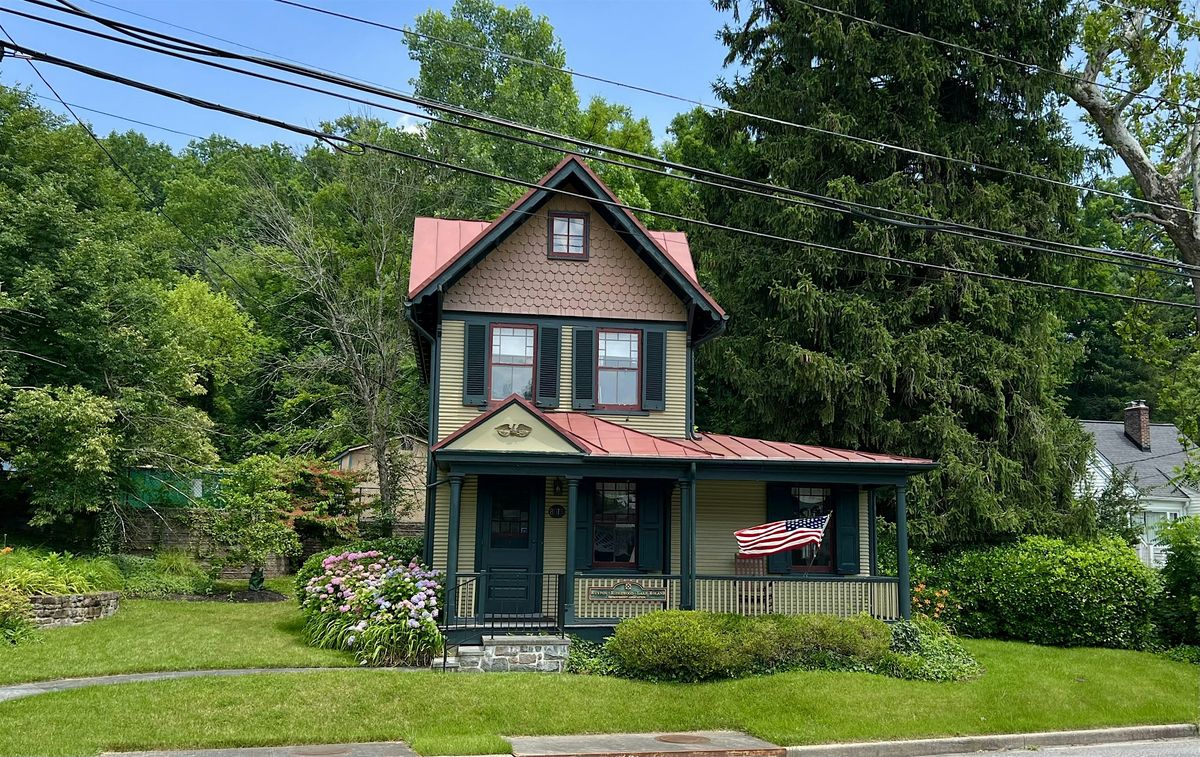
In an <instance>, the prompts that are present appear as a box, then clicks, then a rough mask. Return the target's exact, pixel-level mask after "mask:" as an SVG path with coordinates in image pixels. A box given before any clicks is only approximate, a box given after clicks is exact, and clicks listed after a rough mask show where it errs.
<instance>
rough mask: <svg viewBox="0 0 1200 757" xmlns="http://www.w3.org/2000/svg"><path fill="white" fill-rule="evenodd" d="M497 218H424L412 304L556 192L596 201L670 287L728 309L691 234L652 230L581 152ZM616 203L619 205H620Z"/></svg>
mask: <svg viewBox="0 0 1200 757" xmlns="http://www.w3.org/2000/svg"><path fill="white" fill-rule="evenodd" d="M537 184H538V186H537V187H534V188H531V189H530V190H529V191H527V192H526V193H525V194H524V196H522V197H521V199H519V200H517V201H516V202H515V203H513V204H512V205H511V206H509V208H508V209H507V210H505V211H504V213H502V214H501V215H500V217H499V218H497V219H495V220H494V221H491V222H490V223H489V222H486V221H462V220H442V219H436V218H418V219H417V220H416V223H415V225H414V228H413V252H412V263H411V266H410V273H409V286H408V297H409V300H410V301H411V302H412V303H414V304H415V303H419V302H420V301H421V300H422V299H424V298H426V297H428V296H430V295H431V294H433V293H435V292H436V291H437V290H438V289H439V288H444V287H447V286H450V285H451V284H453V283H454V282H455V281H457V280H458V279H459V278H461V276H462V275H463V274H465V273H466V272H467V271H468V270H470V268H471V267H472V266H474V265H475V264H477V263H478V262H479V261H480V260H482V259H483V258H484V257H485V256H486V255H487V254H488V253H489V252H491V251H492V250H493V249H495V248H496V246H497V245H499V244H500V242H502V241H503V240H504V239H505V238H507V237H508V235H509V234H511V233H512V232H513V231H514V230H516V228H517V227H519V226H520V225H521V224H522V223H524V222H525V220H526V216H527V215H528V214H529V213H532V212H535V211H536V210H537V209H538V208H539V207H541V206H542V205H543V204H545V203H546V201H547V200H549V199H550V198H552V197H554V196H556V195H564V194H565V195H566V196H572V195H578V196H583V197H584V198H585V199H589V200H590V201H593V204H594V205H595V207H596V210H597V212H598V213H599V214H600V215H601V216H602V217H603V218H604V219H605V220H606V221H607V222H608V223H609V224H610V225H611V226H612V227H613V228H614V229H615V230H616V231H617V233H618V234H620V235H621V236H622V237H623V238H624V239H625V241H626V242H627V243H628V244H629V246H630V248H631V249H633V250H634V252H635V253H637V254H638V255H639V256H640V257H641V258H642V259H643V261H645V262H646V264H647V265H649V266H650V267H651V268H652V269H653V270H655V272H656V273H658V274H659V275H660V276H661V277H662V278H663V280H664V281H665V282H666V283H667V285H668V286H669V287H671V289H672V290H673V291H674V292H675V293H676V295H677V296H679V297H680V298H681V299H683V300H684V301H686V302H690V303H693V304H695V305H696V306H697V307H698V308H699V309H700V310H701V311H702V312H705V313H707V314H708V315H709V317H710V318H711V319H712V320H713V321H714V322H716V323H720V322H723V321H724V318H725V311H724V310H722V309H721V306H720V305H718V304H717V302H716V300H714V299H713V297H712V295H710V294H709V293H708V292H706V291H705V290H704V288H703V287H702V286H701V285H700V282H699V280H698V279H697V278H696V269H695V265H694V264H693V262H692V256H691V250H690V249H689V248H688V244H687V237H686V235H684V234H683V233H682V232H668V231H650V230H649V229H647V228H646V227H645V226H644V225H643V224H642V222H641V221H639V220H638V219H637V218H636V217H635V216H634V215H633V214H632V213H630V212H629V211H628V210H626V209H625V208H623V207H619V205H620V200H618V199H617V196H616V195H615V194H613V192H612V190H610V189H609V188H608V187H607V186H606V185H605V184H604V182H602V181H601V180H600V177H598V176H597V175H596V174H595V172H594V171H592V169H591V168H590V167H589V166H588V165H587V164H586V163H585V162H584V161H583V160H581V159H580V158H579V157H578V156H574V155H569V156H567V157H566V158H564V159H563V160H562V161H561V162H560V163H559V164H558V165H557V166H555V167H554V168H553V169H551V170H550V172H549V173H547V174H546V175H545V176H544V177H542V178H541V179H540V180H539V181H538V182H537ZM614 203H615V204H614Z"/></svg>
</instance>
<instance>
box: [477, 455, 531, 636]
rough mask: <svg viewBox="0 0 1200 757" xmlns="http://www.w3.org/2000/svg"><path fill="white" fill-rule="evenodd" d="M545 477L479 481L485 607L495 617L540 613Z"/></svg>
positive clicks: (493, 477) (480, 541)
mask: <svg viewBox="0 0 1200 757" xmlns="http://www.w3.org/2000/svg"><path fill="white" fill-rule="evenodd" d="M544 487H545V483H544V480H543V479H541V478H528V477H516V476H489V477H480V479H479V533H478V539H477V541H476V544H478V545H479V552H478V554H477V560H478V562H479V570H480V572H482V573H484V574H485V580H486V588H485V590H484V601H483V610H484V612H485V613H488V614H491V615H534V614H539V613H541V612H542V607H541V598H542V511H543V507H542V500H543V495H544Z"/></svg>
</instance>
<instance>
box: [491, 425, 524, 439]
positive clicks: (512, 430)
mask: <svg viewBox="0 0 1200 757" xmlns="http://www.w3.org/2000/svg"><path fill="white" fill-rule="evenodd" d="M532 431H533V429H532V428H530V427H529V426H526V425H525V424H524V423H501V424H500V425H499V426H496V433H497V434H499V435H500V436H501V437H504V438H508V437H510V436H515V437H517V438H518V439H524V438H525V437H527V436H529V434H530V432H532Z"/></svg>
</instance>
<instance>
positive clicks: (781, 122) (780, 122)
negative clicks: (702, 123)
mask: <svg viewBox="0 0 1200 757" xmlns="http://www.w3.org/2000/svg"><path fill="white" fill-rule="evenodd" d="M26 1H27V2H33V1H34V0H26ZM797 1H799V0H797ZM275 2H277V3H280V4H283V5H291V6H293V7H296V8H302V9H304V10H308V11H312V12H314V13H321V14H324V15H326V16H332V17H334V18H340V19H344V20H346V21H351V22H354V23H359V24H365V25H367V26H373V27H376V28H379V29H386V30H388V31H393V32H397V33H399V34H404V35H406V36H410V37H416V38H418V39H424V40H427V41H431V42H437V43H439V44H443V45H452V46H454V47H459V48H462V49H466V50H473V51H475V52H480V53H485V54H489V55H495V56H497V57H501V58H504V59H505V60H509V61H512V62H514V63H520V64H522V65H529V66H535V67H538V68H542V69H546V70H550V71H557V72H559V73H564V74H567V75H569V76H572V77H577V78H580V79H587V80H590V81H595V82H599V83H603V84H610V85H612V86H616V87H622V88H624V89H628V90H631V91H634V92H642V93H644V94H649V95H653V96H656V97H663V98H666V99H669V100H674V101H676V102H682V103H686V104H689V105H695V106H697V107H701V108H705V109H707V110H713V111H717V112H721V113H728V114H730V115H737V116H742V117H744V118H749V119H752V120H755V121H760V122H763V123H771V124H775V125H777V126H787V127H790V128H794V129H800V130H803V131H808V132H813V133H817V134H822V135H825V136H829V137H837V138H839V139H846V140H850V141H854V142H858V143H861V144H867V145H871V146H874V147H879V148H883V149H886V150H894V151H897V152H903V153H906V154H909V155H913V156H916V157H922V158H932V159H935V160H942V161H946V162H948V163H953V164H956V165H962V166H969V167H972V168H978V169H983V170H986V171H993V172H996V173H999V174H1004V175H1007V176H1015V177H1019V178H1023V179H1030V180H1033V181H1041V182H1047V183H1050V184H1053V185H1055V186H1060V187H1066V188H1072V189H1077V190H1080V191H1083V192H1092V193H1094V194H1098V195H1104V196H1106V197H1115V198H1119V199H1122V200H1126V201H1129V202H1136V203H1140V204H1144V205H1150V206H1154V207H1160V208H1165V209H1170V210H1179V211H1182V212H1185V213H1197V212H1198V211H1194V210H1189V209H1188V208H1184V207H1181V206H1178V205H1171V204H1169V203H1160V202H1156V201H1154V200H1149V199H1146V198H1141V197H1134V196H1131V195H1126V194H1122V193H1120V192H1112V191H1109V190H1105V189H1100V188H1098V187H1088V186H1084V185H1080V184H1073V183H1071V182H1067V181H1063V180H1060V179H1054V178H1051V177H1048V176H1038V175H1037V174H1032V173H1028V172H1025V171H1016V170H1013V169H1009V168H1002V167H1000V166H993V165H988V164H984V163H977V162H975V161H971V160H967V159H965V158H956V157H953V156H950V155H942V154H939V153H935V152H930V151H928V150H920V149H916V148H912V147H904V146H902V145H895V144H891V143H889V142H883V141H881V140H876V139H870V138H868V137H860V136H856V135H853V134H847V133H846V132H840V131H835V130H833V129H825V128H822V127H819V126H812V125H811V124H802V123H797V122H795V121H789V120H787V119H782V118H775V117H773V116H766V115H762V114H760V113H754V112H751V111H746V110H741V109H738V108H731V107H728V106H724V105H718V104H716V103H711V102H705V101H703V100H697V99H694V98H690V97H685V96H683V95H676V94H672V93H670V92H665V91H662V90H657V89H653V88H651V87H646V86H642V85H637V84H629V83H627V82H622V81H618V80H616V79H610V78H606V77H603V76H597V75H595V74H586V73H583V72H580V71H576V70H574V69H571V68H565V67H560V66H554V65H551V64H549V63H545V62H543V61H538V60H533V59H531V58H526V57H523V56H520V55H513V54H512V53H506V52H504V51H503V50H496V49H494V48H488V47H481V46H479V45H472V44H470V43H468V42H459V41H457V40H452V39H448V38H445V37H439V36H436V35H432V34H427V33H425V32H417V31H414V30H412V29H405V28H404V27H401V26H394V25H391V24H385V23H383V22H381V21H374V20H372V19H367V18H362V17H360V16H354V15H351V14H348V13H339V12H337V11H332V10H328V9H326V8H320V7H318V6H315V5H308V4H306V3H302V2H297V0H275ZM804 4H805V5H809V6H810V7H812V8H813V9H816V10H825V11H828V12H831V13H832V12H837V11H832V10H830V9H828V8H823V7H822V6H817V5H813V4H810V3H804ZM838 13H840V12H838ZM851 18H855V17H851ZM858 20H860V21H863V22H864V23H877V22H871V21H866V20H865V19H858ZM887 28H889V29H892V30H893V31H896V32H900V33H904V34H909V35H913V36H918V37H923V38H924V35H919V34H917V33H916V32H906V31H905V30H903V29H899V28H893V27H887ZM927 39H928V40H929V41H931V42H936V43H940V44H948V45H953V43H942V42H940V41H939V40H935V39H934V38H932V37H929V38H927ZM958 47H961V46H958ZM963 49H965V50H968V51H971V48H963ZM973 52H977V53H978V54H980V55H986V56H990V57H998V56H996V55H995V54H992V53H985V52H983V51H973ZM1000 57H1002V56H1000ZM1010 62H1013V63H1019V64H1020V65H1022V66H1026V67H1033V66H1031V64H1027V63H1024V62H1021V61H1016V60H1011V61H1010ZM1046 70H1047V71H1051V73H1055V74H1056V75H1061V74H1062V72H1059V71H1053V70H1051V69H1046ZM1100 86H1113V85H1108V84H1105V83H1100ZM1184 107H1186V106H1184Z"/></svg>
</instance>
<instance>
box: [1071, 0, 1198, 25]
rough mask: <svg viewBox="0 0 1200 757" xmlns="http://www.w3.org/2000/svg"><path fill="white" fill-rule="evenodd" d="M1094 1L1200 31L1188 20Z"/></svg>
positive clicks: (1105, 1)
mask: <svg viewBox="0 0 1200 757" xmlns="http://www.w3.org/2000/svg"><path fill="white" fill-rule="evenodd" d="M1092 2H1094V3H1096V5H1103V6H1107V7H1109V8H1114V9H1116V10H1119V11H1123V12H1125V13H1128V14H1130V15H1133V14H1136V13H1140V14H1142V15H1143V16H1145V17H1146V18H1152V19H1154V20H1155V21H1166V22H1167V23H1170V24H1175V25H1176V26H1182V27H1185V28H1187V29H1194V30H1196V31H1200V26H1197V25H1196V24H1190V23H1188V22H1187V21H1180V20H1178V19H1174V18H1171V17H1170V16H1162V15H1159V14H1157V13H1153V12H1151V11H1148V10H1143V9H1142V8H1130V7H1129V6H1127V5H1120V4H1119V3H1112V2H1108V0H1092Z"/></svg>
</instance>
